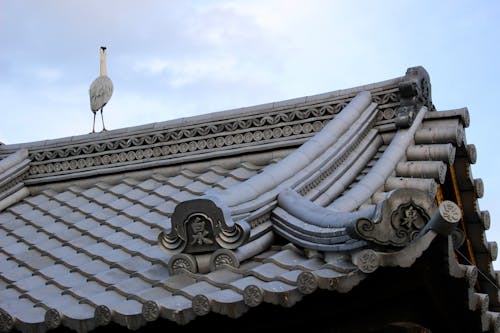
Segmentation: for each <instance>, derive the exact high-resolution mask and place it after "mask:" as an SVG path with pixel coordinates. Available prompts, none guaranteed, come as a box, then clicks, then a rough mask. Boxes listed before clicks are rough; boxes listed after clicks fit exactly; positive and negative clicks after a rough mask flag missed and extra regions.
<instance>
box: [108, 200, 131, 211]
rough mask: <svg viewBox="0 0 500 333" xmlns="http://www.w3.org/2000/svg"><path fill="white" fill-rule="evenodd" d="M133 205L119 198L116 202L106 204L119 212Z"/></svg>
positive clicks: (129, 201)
mask: <svg viewBox="0 0 500 333" xmlns="http://www.w3.org/2000/svg"><path fill="white" fill-rule="evenodd" d="M133 204H134V202H133V201H131V200H129V199H125V198H119V199H116V200H114V201H111V202H109V203H108V205H109V206H110V207H111V208H113V209H116V210H119V211H121V210H125V209H127V208H128V207H130V206H132V205H133Z"/></svg>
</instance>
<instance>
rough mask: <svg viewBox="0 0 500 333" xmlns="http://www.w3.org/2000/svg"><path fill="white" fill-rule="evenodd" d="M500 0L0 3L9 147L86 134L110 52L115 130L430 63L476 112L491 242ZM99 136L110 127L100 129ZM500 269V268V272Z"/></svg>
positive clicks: (435, 92) (443, 101) (444, 94)
mask: <svg viewBox="0 0 500 333" xmlns="http://www.w3.org/2000/svg"><path fill="white" fill-rule="evenodd" d="M499 22H500V2H498V1H495V0H481V1H477V0H475V1H457V0H454V1H435V0H427V1H401V0H395V1H384V0H382V1H381V0H378V1H368V0H366V1H353V0H345V1H334V0H332V1H326V0H325V1H320V0H304V1H293V0H245V1H243V0H242V1H208V0H204V1H201V0H200V1H185V0H179V1H160V0H158V1H151V0H144V1H142V0H141V1H131V0H113V1H111V0H106V1H103V0H72V1H70V0H59V1H56V0H44V1H39V0H0V99H1V101H2V103H1V121H0V141H1V142H3V143H5V144H12V143H21V142H30V141H38V140H45V139H55V138H60V137H66V136H73V135H81V134H87V133H89V132H90V131H91V130H92V113H91V111H90V103H89V95H88V88H89V86H90V83H91V82H92V81H93V80H94V79H95V78H96V77H97V76H98V75H99V47H100V46H107V47H108V57H107V61H108V66H107V67H108V75H109V76H110V77H111V79H112V81H113V84H114V93H113V96H112V98H111V100H110V102H109V103H108V105H107V106H106V107H105V108H104V120H105V124H106V127H107V128H108V129H117V128H123V127H129V126H136V125H141V124H145V123H152V122H160V121H165V120H170V119H175V118H179V117H187V116H192V115H197V114H202V113H209V112H215V111H222V110H227V109H232V108H239V107H245V106H252V105H256V104H262V103H268V102H274V101H281V100H285V99H290V98H295V97H302V96H306V95H314V94H319V93H324V92H329V91H334V90H337V89H345V88H351V87H354V86H359V85H363V84H368V83H373V82H379V81H383V80H386V79H391V78H395V77H399V76H402V75H404V74H405V72H406V69H407V68H408V67H413V66H417V65H421V66H424V67H425V68H426V69H427V71H428V72H429V75H430V79H431V84H432V97H433V102H434V104H435V105H436V107H437V108H438V109H439V110H446V109H454V108H461V107H467V108H468V109H469V112H470V118H471V125H470V127H469V128H468V129H467V130H466V139H467V143H473V144H475V145H476V148H477V151H478V160H477V163H476V164H475V165H473V167H472V173H473V177H474V178H482V180H483V181H484V184H485V195H484V197H483V198H482V199H480V201H479V204H480V208H481V209H482V210H489V211H490V214H491V219H492V227H491V229H490V230H489V231H488V232H487V238H488V241H497V242H499V241H500V204H499V202H498V200H497V199H498V198H499V197H500V180H499V173H497V172H495V171H496V170H495V169H496V168H498V167H499V166H500V158H499V154H498V151H499V150H498V145H499V144H500V127H499V119H500V117H499V116H498V113H499V112H500V109H499V108H498V98H499V96H500V94H499V82H500V65H499V61H500V60H499V59H500V33H499V31H500V23H499ZM96 128H97V129H98V130H100V128H101V125H100V122H98V123H97V126H96ZM497 269H498V268H497Z"/></svg>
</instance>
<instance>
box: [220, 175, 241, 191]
mask: <svg viewBox="0 0 500 333" xmlns="http://www.w3.org/2000/svg"><path fill="white" fill-rule="evenodd" d="M239 183H240V181H239V180H237V179H234V178H233V177H226V178H224V179H223V180H221V181H219V182H217V185H218V186H220V187H221V188H224V189H226V188H228V187H231V186H234V185H237V184H239Z"/></svg>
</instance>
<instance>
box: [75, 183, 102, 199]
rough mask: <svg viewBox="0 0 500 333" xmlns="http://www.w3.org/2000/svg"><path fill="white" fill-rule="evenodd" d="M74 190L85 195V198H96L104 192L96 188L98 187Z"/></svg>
mask: <svg viewBox="0 0 500 333" xmlns="http://www.w3.org/2000/svg"><path fill="white" fill-rule="evenodd" d="M72 189H73V190H75V189H74V188H72ZM76 192H81V195H83V196H84V197H87V198H97V197H99V196H101V195H103V194H105V192H104V191H103V190H102V189H100V188H98V187H95V186H94V187H91V188H89V189H86V190H84V191H78V190H76Z"/></svg>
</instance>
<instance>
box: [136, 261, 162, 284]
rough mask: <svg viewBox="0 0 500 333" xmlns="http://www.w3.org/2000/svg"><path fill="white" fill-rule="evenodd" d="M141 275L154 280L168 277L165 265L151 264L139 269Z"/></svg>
mask: <svg viewBox="0 0 500 333" xmlns="http://www.w3.org/2000/svg"><path fill="white" fill-rule="evenodd" d="M139 273H141V275H142V276H144V277H145V278H147V279H151V280H154V281H163V280H165V279H167V278H168V277H169V273H168V268H167V265H166V264H165V265H158V264H154V265H151V267H150V268H148V269H145V270H142V271H140V272H139Z"/></svg>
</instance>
